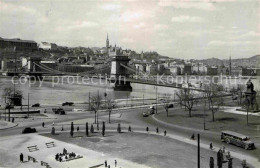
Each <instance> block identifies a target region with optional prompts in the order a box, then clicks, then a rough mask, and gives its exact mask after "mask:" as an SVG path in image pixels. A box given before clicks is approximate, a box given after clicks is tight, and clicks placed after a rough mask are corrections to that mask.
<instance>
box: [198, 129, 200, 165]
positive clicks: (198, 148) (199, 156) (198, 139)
mask: <svg viewBox="0 0 260 168" xmlns="http://www.w3.org/2000/svg"><path fill="white" fill-rule="evenodd" d="M198 168H200V134H198Z"/></svg>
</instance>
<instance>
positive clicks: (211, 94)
mask: <svg viewBox="0 0 260 168" xmlns="http://www.w3.org/2000/svg"><path fill="white" fill-rule="evenodd" d="M222 89H223V86H222V85H218V84H214V83H211V84H208V85H205V86H204V92H203V97H204V98H206V99H207V100H208V106H209V110H211V113H212V121H213V122H214V121H215V113H216V112H218V110H219V108H220V106H221V105H223V103H224V100H223V97H222V93H221V91H223V90H222Z"/></svg>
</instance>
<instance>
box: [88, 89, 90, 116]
mask: <svg viewBox="0 0 260 168" xmlns="http://www.w3.org/2000/svg"><path fill="white" fill-rule="evenodd" d="M88 110H89V111H90V92H88Z"/></svg>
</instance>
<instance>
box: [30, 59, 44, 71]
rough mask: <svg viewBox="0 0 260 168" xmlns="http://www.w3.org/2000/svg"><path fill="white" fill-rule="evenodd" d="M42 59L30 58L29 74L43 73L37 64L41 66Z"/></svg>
mask: <svg viewBox="0 0 260 168" xmlns="http://www.w3.org/2000/svg"><path fill="white" fill-rule="evenodd" d="M40 62H41V58H40V57H28V60H27V64H28V69H27V70H28V72H37V71H41V68H40V67H38V66H36V65H35V64H34V63H36V64H38V65H39V64H40Z"/></svg>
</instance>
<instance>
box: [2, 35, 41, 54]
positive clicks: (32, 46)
mask: <svg viewBox="0 0 260 168" xmlns="http://www.w3.org/2000/svg"><path fill="white" fill-rule="evenodd" d="M14 47H15V50H16V51H36V50H38V46H37V43H36V42H35V41H32V40H21V39H19V38H14V39H4V38H0V48H14Z"/></svg>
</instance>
